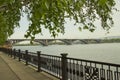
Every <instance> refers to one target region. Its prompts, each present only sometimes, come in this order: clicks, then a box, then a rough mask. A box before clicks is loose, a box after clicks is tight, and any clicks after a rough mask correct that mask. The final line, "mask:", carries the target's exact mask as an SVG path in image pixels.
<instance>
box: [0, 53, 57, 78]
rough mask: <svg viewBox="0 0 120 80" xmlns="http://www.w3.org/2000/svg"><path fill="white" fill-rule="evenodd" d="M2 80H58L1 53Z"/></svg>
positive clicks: (0, 75) (0, 72) (0, 68)
mask: <svg viewBox="0 0 120 80" xmlns="http://www.w3.org/2000/svg"><path fill="white" fill-rule="evenodd" d="M0 80H57V79H56V78H54V77H52V76H50V75H48V74H45V73H44V72H36V70H34V69H33V68H32V67H30V66H25V64H23V63H21V62H19V61H17V60H14V59H13V58H10V57H9V56H7V55H6V54H4V53H2V52H0Z"/></svg>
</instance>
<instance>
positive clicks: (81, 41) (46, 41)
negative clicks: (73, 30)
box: [8, 39, 101, 46]
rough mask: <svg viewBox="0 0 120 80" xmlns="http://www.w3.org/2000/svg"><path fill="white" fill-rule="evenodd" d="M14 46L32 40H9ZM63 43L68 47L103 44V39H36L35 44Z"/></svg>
mask: <svg viewBox="0 0 120 80" xmlns="http://www.w3.org/2000/svg"><path fill="white" fill-rule="evenodd" d="M8 41H9V42H11V44H12V45H14V44H16V43H19V42H22V41H30V39H8ZM58 41H59V42H62V43H63V44H66V45H72V44H90V43H101V39H35V40H34V42H38V43H40V44H41V45H44V46H47V45H49V44H50V43H51V42H54V43H59V42H58Z"/></svg>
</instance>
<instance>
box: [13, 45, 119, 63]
mask: <svg viewBox="0 0 120 80" xmlns="http://www.w3.org/2000/svg"><path fill="white" fill-rule="evenodd" d="M13 48H16V49H21V50H29V51H31V52H36V51H42V53H43V54H50V55H59V56H60V54H61V53H68V57H73V58H79V59H87V60H95V61H102V62H110V63H117V64H120V43H104V44H77V45H76V44H75V45H49V46H41V45H39V46H14V47H13Z"/></svg>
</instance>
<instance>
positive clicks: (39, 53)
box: [37, 51, 41, 72]
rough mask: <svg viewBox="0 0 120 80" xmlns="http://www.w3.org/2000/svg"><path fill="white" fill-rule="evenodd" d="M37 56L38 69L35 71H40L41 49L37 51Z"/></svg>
mask: <svg viewBox="0 0 120 80" xmlns="http://www.w3.org/2000/svg"><path fill="white" fill-rule="evenodd" d="M37 56H38V70H37V72H41V51H37Z"/></svg>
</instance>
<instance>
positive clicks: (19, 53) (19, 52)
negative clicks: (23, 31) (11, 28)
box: [18, 49, 21, 61]
mask: <svg viewBox="0 0 120 80" xmlns="http://www.w3.org/2000/svg"><path fill="white" fill-rule="evenodd" d="M18 57H19V61H21V50H20V49H19V50H18Z"/></svg>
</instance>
